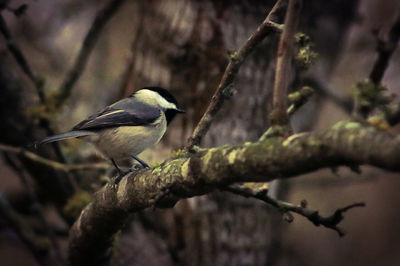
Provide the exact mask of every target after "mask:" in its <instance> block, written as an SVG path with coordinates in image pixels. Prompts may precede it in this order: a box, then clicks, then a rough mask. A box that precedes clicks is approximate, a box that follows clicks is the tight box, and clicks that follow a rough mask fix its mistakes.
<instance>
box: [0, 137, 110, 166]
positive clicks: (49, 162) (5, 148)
mask: <svg viewBox="0 0 400 266" xmlns="http://www.w3.org/2000/svg"><path fill="white" fill-rule="evenodd" d="M0 151H4V152H10V153H15V154H20V155H22V156H24V157H25V158H27V159H29V160H31V161H34V162H37V163H40V164H42V165H45V166H48V167H51V168H53V169H55V170H59V171H63V172H66V173H68V172H73V171H82V170H94V169H96V170H103V169H107V168H108V167H109V165H108V164H106V163H91V164H64V163H59V162H56V161H53V160H50V159H46V158H44V157H41V156H39V155H37V154H36V153H33V152H30V151H28V150H26V149H24V148H20V147H13V146H9V145H4V144H0Z"/></svg>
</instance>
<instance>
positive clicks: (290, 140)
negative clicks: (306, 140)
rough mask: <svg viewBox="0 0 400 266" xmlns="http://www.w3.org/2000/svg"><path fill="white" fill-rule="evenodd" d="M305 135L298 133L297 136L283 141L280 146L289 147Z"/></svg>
mask: <svg viewBox="0 0 400 266" xmlns="http://www.w3.org/2000/svg"><path fill="white" fill-rule="evenodd" d="M306 134H307V133H299V134H293V135H291V136H290V137H288V138H287V139H285V141H284V142H283V143H282V146H284V147H285V146H289V145H290V144H291V143H292V142H293V141H294V140H295V139H297V138H299V137H301V136H304V135H306Z"/></svg>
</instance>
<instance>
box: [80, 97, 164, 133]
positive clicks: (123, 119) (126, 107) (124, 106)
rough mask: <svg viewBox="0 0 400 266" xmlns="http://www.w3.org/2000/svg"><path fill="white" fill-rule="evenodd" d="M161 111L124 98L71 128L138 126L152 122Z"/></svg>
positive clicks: (96, 128) (132, 99) (97, 128)
mask: <svg viewBox="0 0 400 266" xmlns="http://www.w3.org/2000/svg"><path fill="white" fill-rule="evenodd" d="M160 112H161V111H160V110H159V109H158V108H154V107H152V106H150V105H148V104H144V103H141V102H138V101H136V100H135V99H134V98H126V99H123V100H121V101H118V102H116V103H114V104H113V105H110V106H108V107H106V108H105V109H104V110H102V111H100V112H98V113H96V114H94V115H92V116H89V117H88V118H87V119H85V120H83V121H82V122H80V123H79V124H77V125H76V126H75V127H74V128H73V130H99V129H104V128H110V127H117V126H140V125H146V124H150V123H153V122H154V121H156V120H157V118H159V117H160V115H161V113H160Z"/></svg>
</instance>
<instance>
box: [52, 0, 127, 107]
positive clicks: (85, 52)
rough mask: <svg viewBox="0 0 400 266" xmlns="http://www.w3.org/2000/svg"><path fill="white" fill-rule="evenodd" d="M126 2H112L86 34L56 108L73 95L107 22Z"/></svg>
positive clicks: (99, 13) (118, 0)
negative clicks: (73, 90)
mask: <svg viewBox="0 0 400 266" xmlns="http://www.w3.org/2000/svg"><path fill="white" fill-rule="evenodd" d="M125 1H126V0H112V1H110V2H109V3H108V4H107V5H106V7H105V8H103V9H101V10H100V11H99V12H98V13H97V14H96V18H95V19H94V21H93V24H92V26H91V28H90V30H89V31H88V33H87V34H86V37H85V39H84V41H83V43H82V47H81V50H80V51H79V54H78V57H77V58H76V60H75V63H74V65H73V66H72V68H71V69H70V70H69V72H68V74H67V75H66V76H65V79H64V81H63V82H62V84H61V86H60V88H59V91H58V95H57V97H56V99H55V100H56V103H55V105H56V106H61V105H62V104H63V103H64V102H65V101H66V100H67V98H68V97H69V96H70V95H71V91H72V88H73V87H74V85H75V83H76V81H77V80H78V79H79V77H80V76H81V75H82V73H83V70H84V69H85V66H86V64H87V61H88V58H89V55H90V53H91V52H92V50H93V48H94V45H95V44H96V41H97V39H98V38H99V36H100V33H101V31H102V30H103V28H104V26H105V25H106V24H107V22H108V21H109V20H110V19H111V18H112V17H113V15H114V14H115V13H116V11H117V10H118V8H119V7H120V6H121V5H122V4H123V3H124V2H125Z"/></svg>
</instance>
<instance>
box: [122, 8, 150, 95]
mask: <svg viewBox="0 0 400 266" xmlns="http://www.w3.org/2000/svg"><path fill="white" fill-rule="evenodd" d="M138 4H139V7H138V9H139V10H138V12H137V16H139V20H138V22H137V24H136V28H137V29H136V33H135V36H134V37H133V41H132V44H131V58H130V59H129V62H128V64H127V67H126V70H125V73H124V74H123V76H122V80H121V85H120V87H119V93H118V98H119V99H121V98H124V97H127V96H128V95H129V93H132V86H134V84H135V82H134V80H133V79H134V75H135V68H136V62H137V60H138V56H137V55H138V54H139V53H138V51H139V44H140V40H141V37H142V33H143V29H144V26H143V24H144V17H145V9H144V7H143V2H139V3H138Z"/></svg>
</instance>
